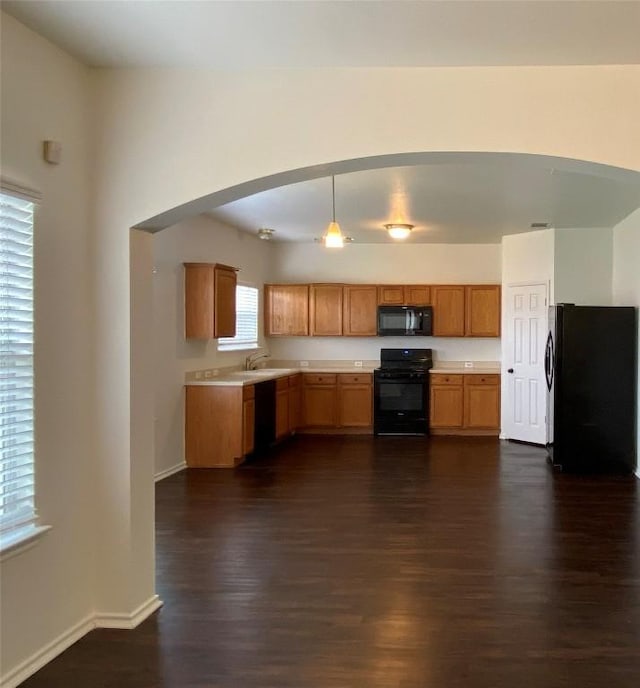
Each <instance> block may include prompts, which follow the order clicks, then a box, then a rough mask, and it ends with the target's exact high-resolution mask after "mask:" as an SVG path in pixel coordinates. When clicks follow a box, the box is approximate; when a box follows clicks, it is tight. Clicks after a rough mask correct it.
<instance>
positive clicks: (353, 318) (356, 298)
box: [342, 284, 377, 337]
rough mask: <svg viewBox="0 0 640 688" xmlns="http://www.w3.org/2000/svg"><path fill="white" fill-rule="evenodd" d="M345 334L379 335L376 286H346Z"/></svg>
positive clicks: (344, 298) (358, 335)
mask: <svg viewBox="0 0 640 688" xmlns="http://www.w3.org/2000/svg"><path fill="white" fill-rule="evenodd" d="M342 317H343V332H342V333H343V334H344V335H346V336H349V337H372V336H374V335H375V334H376V333H377V292H376V287H375V286H366V285H359V284H357V285H356V284H348V285H345V287H344V290H343V316H342Z"/></svg>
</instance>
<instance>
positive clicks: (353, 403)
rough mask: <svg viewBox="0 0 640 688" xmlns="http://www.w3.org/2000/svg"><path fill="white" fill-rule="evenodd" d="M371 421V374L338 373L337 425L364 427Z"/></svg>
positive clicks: (368, 425)
mask: <svg viewBox="0 0 640 688" xmlns="http://www.w3.org/2000/svg"><path fill="white" fill-rule="evenodd" d="M372 423H373V384H372V381H371V376H370V375H367V376H365V375H364V374H363V375H350V374H348V375H344V376H343V375H340V376H339V383H338V425H339V426H342V427H347V428H348V427H352V428H366V427H370V426H371V425H372Z"/></svg>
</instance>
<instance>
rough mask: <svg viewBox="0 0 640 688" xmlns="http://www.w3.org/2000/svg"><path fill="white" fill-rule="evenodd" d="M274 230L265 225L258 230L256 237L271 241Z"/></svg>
mask: <svg viewBox="0 0 640 688" xmlns="http://www.w3.org/2000/svg"><path fill="white" fill-rule="evenodd" d="M275 231H276V230H275V229H267V228H266V227H262V228H260V229H259V230H258V239H263V240H264V241H271V239H273V235H274V234H275Z"/></svg>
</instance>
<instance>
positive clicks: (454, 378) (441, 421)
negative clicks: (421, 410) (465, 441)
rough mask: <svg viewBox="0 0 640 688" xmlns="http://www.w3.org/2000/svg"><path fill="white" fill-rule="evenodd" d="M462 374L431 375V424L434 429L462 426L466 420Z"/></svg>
mask: <svg viewBox="0 0 640 688" xmlns="http://www.w3.org/2000/svg"><path fill="white" fill-rule="evenodd" d="M462 377H463V376H462V375H431V379H430V399H429V417H430V422H429V425H430V427H431V428H432V429H443V428H458V429H460V428H462V424H463V421H464V413H463V403H464V393H463V382H462Z"/></svg>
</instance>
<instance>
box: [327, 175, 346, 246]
mask: <svg viewBox="0 0 640 688" xmlns="http://www.w3.org/2000/svg"><path fill="white" fill-rule="evenodd" d="M331 199H332V210H333V213H332V215H331V217H332V220H331V222H330V223H329V226H328V227H327V231H326V233H325V235H324V237H322V241H323V243H324V245H325V246H326V247H327V248H342V247H343V246H344V237H343V236H342V232H341V231H340V225H339V224H338V223H337V222H336V178H335V177H334V176H333V175H331Z"/></svg>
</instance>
